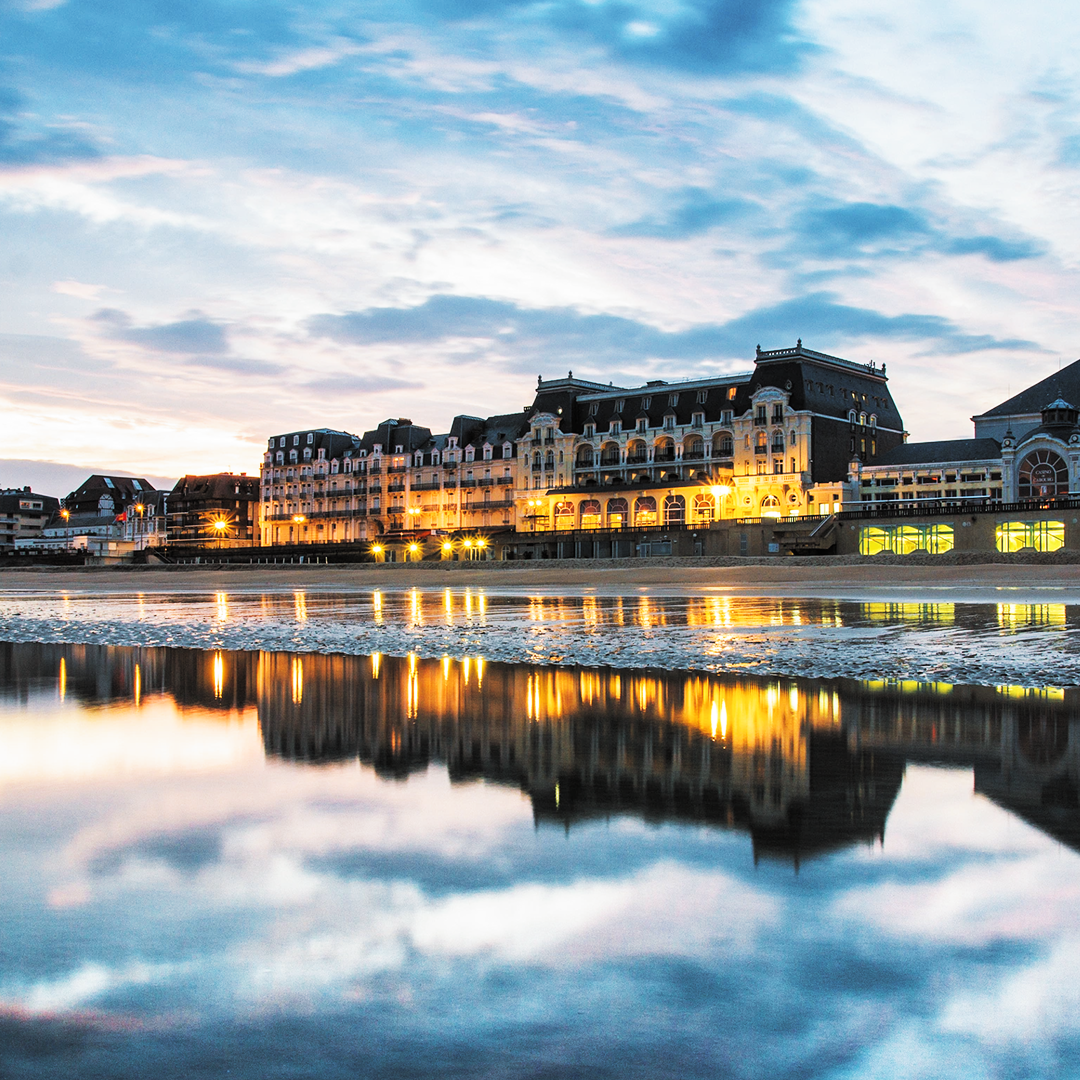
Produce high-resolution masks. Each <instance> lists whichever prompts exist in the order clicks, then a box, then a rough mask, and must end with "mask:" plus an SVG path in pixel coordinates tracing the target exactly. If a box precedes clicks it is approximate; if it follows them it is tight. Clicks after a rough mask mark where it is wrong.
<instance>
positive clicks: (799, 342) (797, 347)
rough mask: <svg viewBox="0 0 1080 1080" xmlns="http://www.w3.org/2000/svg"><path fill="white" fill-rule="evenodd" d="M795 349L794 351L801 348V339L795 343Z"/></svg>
mask: <svg viewBox="0 0 1080 1080" xmlns="http://www.w3.org/2000/svg"><path fill="white" fill-rule="evenodd" d="M795 348H796V349H801V348H802V338H799V340H798V341H796V342H795Z"/></svg>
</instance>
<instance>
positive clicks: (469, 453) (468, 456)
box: [465, 446, 476, 461]
mask: <svg viewBox="0 0 1080 1080" xmlns="http://www.w3.org/2000/svg"><path fill="white" fill-rule="evenodd" d="M474 457H476V451H475V450H474V449H473V448H472V447H471V446H466V447H465V460H466V461H472V460H473V458H474Z"/></svg>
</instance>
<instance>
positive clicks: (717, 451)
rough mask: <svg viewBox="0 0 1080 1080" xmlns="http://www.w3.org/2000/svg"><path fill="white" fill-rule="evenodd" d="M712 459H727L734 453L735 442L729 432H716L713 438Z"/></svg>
mask: <svg viewBox="0 0 1080 1080" xmlns="http://www.w3.org/2000/svg"><path fill="white" fill-rule="evenodd" d="M712 445H713V451H712V452H713V457H719V458H729V457H732V456H733V455H734V453H735V440H734V438H733V437H732V435H731V432H730V431H718V432H717V433H716V434H715V435H714V436H713V441H712Z"/></svg>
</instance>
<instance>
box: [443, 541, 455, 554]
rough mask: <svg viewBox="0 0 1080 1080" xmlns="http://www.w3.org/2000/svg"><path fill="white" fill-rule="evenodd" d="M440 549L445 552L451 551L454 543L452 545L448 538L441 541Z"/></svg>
mask: <svg viewBox="0 0 1080 1080" xmlns="http://www.w3.org/2000/svg"><path fill="white" fill-rule="evenodd" d="M442 549H443V551H445V552H451V551H453V550H454V545H453V544H452V543H450V541H449V540H444V541H443V546H442Z"/></svg>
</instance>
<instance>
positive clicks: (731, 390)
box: [727, 386, 739, 401]
mask: <svg viewBox="0 0 1080 1080" xmlns="http://www.w3.org/2000/svg"><path fill="white" fill-rule="evenodd" d="M738 392H739V388H738V387H737V386H729V387H728V388H727V399H728V401H734V400H735V395H736V394H737V393H738Z"/></svg>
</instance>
